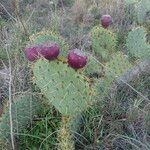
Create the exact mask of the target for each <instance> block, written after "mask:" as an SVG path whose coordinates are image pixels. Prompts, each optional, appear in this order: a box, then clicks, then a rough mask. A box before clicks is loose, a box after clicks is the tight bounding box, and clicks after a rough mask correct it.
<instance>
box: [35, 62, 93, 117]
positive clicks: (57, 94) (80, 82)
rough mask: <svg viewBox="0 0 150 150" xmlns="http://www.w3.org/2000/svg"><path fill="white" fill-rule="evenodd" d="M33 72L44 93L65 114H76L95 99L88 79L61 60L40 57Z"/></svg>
mask: <svg viewBox="0 0 150 150" xmlns="http://www.w3.org/2000/svg"><path fill="white" fill-rule="evenodd" d="M33 73H34V80H35V82H36V84H37V85H38V87H39V88H40V89H41V91H42V93H43V94H44V95H45V97H47V98H48V100H49V101H50V102H51V103H52V104H53V105H54V106H55V107H56V109H58V110H59V112H60V113H62V114H63V115H66V116H73V115H76V114H78V113H80V112H81V111H83V110H84V109H86V108H87V107H88V106H89V105H91V104H92V103H93V101H94V98H92V96H91V94H92V92H93V89H92V88H91V87H90V85H89V83H88V81H86V80H85V78H84V77H83V76H82V75H80V74H78V73H77V72H76V71H75V70H74V69H72V68H70V67H68V65H67V64H64V63H62V62H61V61H58V60H54V61H51V62H48V61H47V60H45V59H39V60H38V61H37V62H36V63H35V64H34V65H33Z"/></svg>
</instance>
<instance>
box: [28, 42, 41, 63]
mask: <svg viewBox="0 0 150 150" xmlns="http://www.w3.org/2000/svg"><path fill="white" fill-rule="evenodd" d="M40 50H41V45H32V46H29V47H26V48H25V55H26V58H27V59H28V60H29V61H35V60H37V59H38V57H39V54H40Z"/></svg>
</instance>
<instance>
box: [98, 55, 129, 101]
mask: <svg viewBox="0 0 150 150" xmlns="http://www.w3.org/2000/svg"><path fill="white" fill-rule="evenodd" d="M131 67H132V65H131V64H130V62H129V61H128V59H127V57H126V56H125V55H123V53H122V52H117V53H115V54H114V55H113V58H112V59H111V60H110V61H109V62H107V63H106V65H105V67H104V69H105V76H104V78H102V79H101V80H100V81H99V84H98V93H99V97H100V98H103V97H105V96H107V94H108V93H109V91H110V88H112V87H111V86H112V84H113V82H114V81H115V79H116V78H118V77H120V76H121V75H123V74H124V73H125V72H126V71H128V70H129V69H130V68H131Z"/></svg>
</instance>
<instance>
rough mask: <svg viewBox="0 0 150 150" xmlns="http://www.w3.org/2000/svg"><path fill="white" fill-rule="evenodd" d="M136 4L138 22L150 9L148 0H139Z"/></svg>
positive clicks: (141, 21)
mask: <svg viewBox="0 0 150 150" xmlns="http://www.w3.org/2000/svg"><path fill="white" fill-rule="evenodd" d="M137 5H138V6H137V18H138V22H139V23H143V22H144V20H145V17H146V13H147V12H149V11H150V0H140V1H139V2H138V4H137Z"/></svg>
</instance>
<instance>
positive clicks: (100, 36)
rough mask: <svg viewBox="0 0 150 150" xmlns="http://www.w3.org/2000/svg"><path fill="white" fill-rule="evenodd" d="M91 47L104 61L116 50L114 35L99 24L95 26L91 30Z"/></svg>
mask: <svg viewBox="0 0 150 150" xmlns="http://www.w3.org/2000/svg"><path fill="white" fill-rule="evenodd" d="M91 36H92V48H93V51H94V52H95V53H96V54H98V55H99V56H100V57H101V59H103V60H104V61H107V60H109V57H110V55H111V54H112V53H113V52H115V51H116V35H115V34H114V33H113V32H111V31H109V30H108V29H104V28H103V27H101V26H95V27H94V28H93V29H92V31H91Z"/></svg>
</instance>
